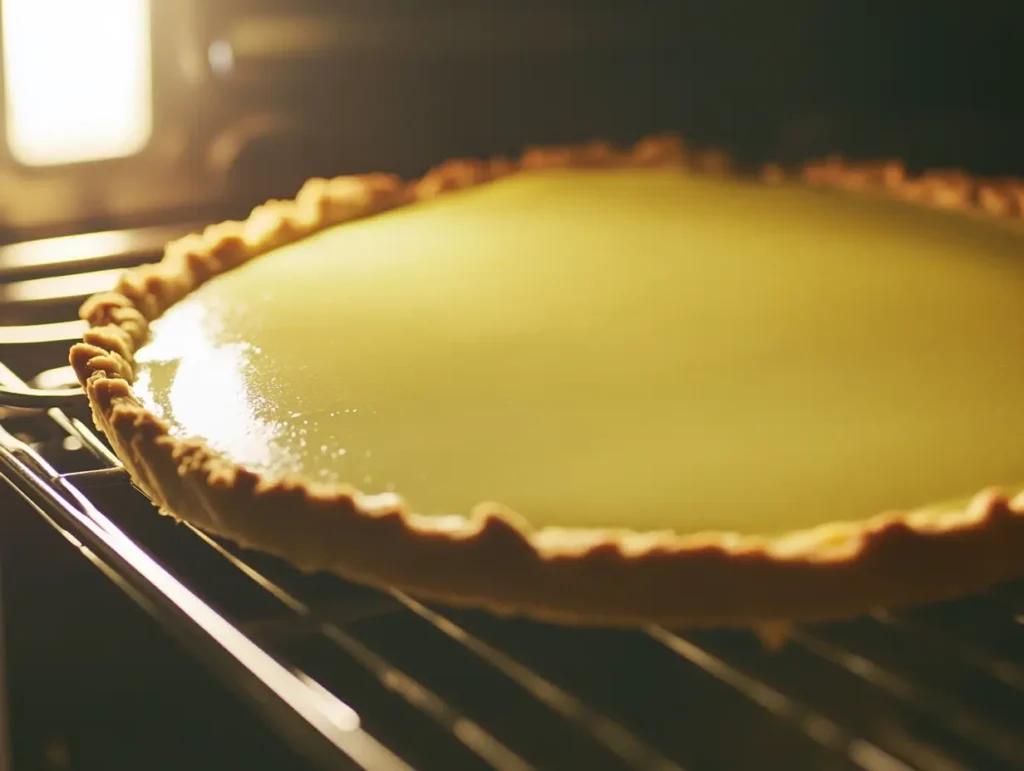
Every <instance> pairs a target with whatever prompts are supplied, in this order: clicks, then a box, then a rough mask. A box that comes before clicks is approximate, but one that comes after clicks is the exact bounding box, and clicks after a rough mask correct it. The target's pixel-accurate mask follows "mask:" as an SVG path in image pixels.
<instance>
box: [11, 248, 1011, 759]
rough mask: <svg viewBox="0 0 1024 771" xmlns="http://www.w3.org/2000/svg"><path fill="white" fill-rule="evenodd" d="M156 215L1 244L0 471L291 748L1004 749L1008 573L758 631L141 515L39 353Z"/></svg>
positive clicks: (113, 463) (565, 753) (744, 754)
mask: <svg viewBox="0 0 1024 771" xmlns="http://www.w3.org/2000/svg"><path fill="white" fill-rule="evenodd" d="M165 230H166V229H149V230H145V231H132V232H119V233H117V234H98V235H94V236H92V237H91V240H89V238H85V239H80V241H79V242H72V243H71V244H70V245H69V244H68V243H67V242H66V241H58V242H53V241H51V242H40V243H38V244H34V245H31V244H30V245H22V246H20V247H18V248H17V249H15V250H13V251H12V249H11V248H7V249H6V250H0V361H2V360H5V359H6V361H7V362H8V364H6V365H5V364H3V363H0V477H2V478H4V479H5V480H6V481H7V482H8V483H9V484H10V486H11V487H12V488H13V489H14V490H16V491H17V492H18V493H20V495H21V496H22V497H23V498H24V499H25V500H27V501H28V502H29V503H30V504H31V506H32V507H33V508H34V509H35V510H36V511H37V512H38V513H39V515H40V516H41V517H43V518H44V519H45V520H46V521H47V522H48V523H49V524H51V525H52V526H53V527H54V528H56V529H57V530H58V531H59V532H60V533H61V534H63V535H64V537H65V538H67V539H68V540H69V541H70V542H71V543H72V544H74V546H75V547H77V549H78V550H79V551H80V552H81V553H82V555H83V556H84V557H85V558H86V559H88V560H90V561H91V562H92V563H93V564H94V565H95V566H96V567H97V568H98V569H99V570H101V571H103V572H104V573H105V574H106V575H107V576H108V577H109V578H110V579H111V580H112V581H114V582H115V583H116V584H117V585H118V586H119V587H120V588H121V589H123V590H124V591H125V592H127V593H128V594H129V595H130V596H131V597H133V598H134V599H135V600H136V601H137V602H138V603H139V604H140V605H142V606H143V607H144V608H145V609H146V610H147V611H149V613H150V614H152V615H153V616H154V617H155V618H156V619H157V620H158V621H159V622H160V623H161V624H162V625H163V626H164V627H165V628H166V629H167V630H168V631H170V632H171V633H173V634H174V635H176V636H177V637H178V638H179V640H180V641H181V642H182V643H183V644H184V645H185V646H187V647H188V649H189V650H191V652H192V653H194V654H195V655H196V656H197V657H198V658H199V659H200V660H201V661H203V662H204V663H206V664H207V665H208V666H209V667H210V670H211V672H212V673H214V674H216V675H217V676H219V677H221V678H223V679H224V680H225V681H226V682H227V683H229V684H230V685H231V686H233V687H234V688H235V689H236V691H237V692H238V693H239V694H241V696H242V698H245V699H247V700H249V701H250V702H251V703H252V704H253V705H255V706H257V707H258V708H259V710H260V712H261V714H262V716H263V718H264V719H265V720H266V721H267V722H268V724H270V725H271V726H272V727H273V728H274V729H275V730H276V731H278V732H279V733H280V734H281V735H282V736H283V737H284V738H285V739H286V740H287V741H288V742H290V743H291V744H292V745H293V746H294V747H295V748H296V750H297V751H299V752H300V753H301V754H302V755H304V756H305V758H306V759H307V760H308V762H309V763H310V764H311V765H312V767H316V768H325V769H341V768H346V769H347V768H362V769H384V770H385V771H391V769H399V770H400V769H407V768H419V769H434V768H437V769H477V768H491V769H499V770H500V771H520V770H522V771H526V770H527V769H576V768H580V769H659V770H664V771H679V770H681V769H740V768H770V769H775V768H790V769H803V768H808V769H818V768H821V769H864V770H865V771H897V770H899V769H923V770H925V771H965V770H966V769H986V770H988V769H992V770H993V771H996V770H998V769H1020V768H1024V583H1016V584H1010V585H1006V586H1003V587H999V588H997V589H996V590H994V591H992V592H990V593H988V594H985V595H983V596H978V597H974V598H970V599H968V600H964V601H960V602H954V603H946V604H943V605H939V606H933V607H929V608H923V609H918V610H915V611H912V612H907V613H901V614H898V615H895V614H890V613H887V612H883V611H878V612H876V613H874V614H873V615H872V616H871V617H869V618H864V619H859V620H855V621H851V622H846V623H840V624H830V625H822V626H814V627H805V628H800V629H798V630H796V631H795V633H794V634H793V636H792V639H791V640H790V642H789V643H788V644H787V645H786V646H785V647H783V648H782V649H781V650H778V651H769V650H767V649H765V647H764V646H763V645H761V644H760V642H759V641H758V640H757V639H756V638H755V637H754V636H753V635H752V634H750V633H747V632H742V631H735V630H733V631H728V630H717V631H699V632H692V631H690V632H682V631H673V630H670V629H665V628H662V627H650V628H647V629H643V630H634V631H622V630H615V631H612V630H594V629H571V628H561V627H554V626H547V625H542V624H535V623H531V622H527V621H521V620H508V619H497V618H493V617H490V616H487V615H486V614H482V613H477V612H470V611H455V610H451V609H446V608H441V607H437V606H434V605H427V604H423V603H421V602H418V601H417V600H416V599H414V598H412V597H409V596H407V595H405V594H403V593H401V592H397V591H393V592H390V593H387V592H377V591H372V590H369V589H365V588H362V587H359V586H355V585H353V584H349V583H346V582H344V581H342V580H340V579H337V578H333V577H326V576H304V575H300V574H298V573H297V572H295V571H293V570H290V569H289V568H288V567H287V566H285V565H283V564H282V563H280V562H279V561H277V560H274V559H272V558H269V557H266V556H264V555H259V554H253V553H246V552H242V551H240V550H238V549H236V548H234V547H233V546H231V545H229V544H224V543H221V542H219V541H217V540H215V539H212V538H210V537H209V536H207V535H205V534H203V533H201V532H198V531H195V530H192V529H190V528H188V527H182V526H179V525H176V524H174V523H173V522H172V521H171V520H169V519H167V518H164V517H159V516H157V515H156V513H155V512H153V511H152V510H151V509H149V506H148V503H147V502H145V501H144V500H143V499H142V496H141V494H140V493H138V492H137V491H135V490H134V488H132V487H131V485H130V482H129V480H128V477H127V475H126V473H125V472H124V470H123V469H122V467H121V464H120V463H119V462H118V460H117V458H116V457H115V456H113V455H112V454H111V452H110V451H109V449H108V448H107V446H106V445H105V444H104V442H103V441H102V440H101V439H100V438H98V437H97V435H96V434H95V433H94V432H93V431H92V430H91V429H90V428H89V427H88V425H87V423H86V420H87V418H86V414H85V412H84V411H83V397H82V395H81V393H80V392H78V391H76V390H75V389H73V388H68V387H67V385H68V383H69V381H70V378H69V372H68V370H67V368H66V367H61V366H54V365H59V364H60V363H61V359H62V357H63V355H64V354H63V352H64V351H66V346H67V342H68V341H69V340H72V339H74V338H76V337H77V336H78V335H79V334H80V333H81V327H80V325H79V324H78V322H73V321H67V318H69V317H70V316H67V315H66V314H67V313H68V312H69V309H70V308H72V307H74V305H75V304H77V302H78V301H79V299H80V298H81V296H82V295H84V294H87V293H89V292H91V291H93V290H94V289H95V288H97V286H98V285H99V284H101V283H103V281H109V272H110V271H111V270H113V269H116V268H119V267H122V266H124V265H127V264H132V263H134V262H141V261H144V260H151V259H155V258H156V257H157V256H158V253H159V252H158V245H159V244H160V243H162V242H163V241H165V240H166V239H167V237H168V235H169V234H168V233H167V232H165ZM25 320H28V321H29V322H30V323H24V321H25ZM19 322H21V323H19ZM147 509H149V510H147ZM951 569H955V566H953V567H951Z"/></svg>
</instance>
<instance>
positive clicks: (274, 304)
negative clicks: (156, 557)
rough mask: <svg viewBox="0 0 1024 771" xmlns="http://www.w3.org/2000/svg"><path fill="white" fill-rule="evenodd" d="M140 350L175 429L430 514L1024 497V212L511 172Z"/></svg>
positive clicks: (251, 274) (733, 522)
mask: <svg viewBox="0 0 1024 771" xmlns="http://www.w3.org/2000/svg"><path fill="white" fill-rule="evenodd" d="M152 332H153V336H152V340H151V342H150V343H149V344H147V345H146V346H144V347H143V348H142V350H141V351H139V354H138V356H137V362H138V367H139V378H138V382H137V383H136V384H135V389H136V392H137V393H138V394H139V395H140V398H142V400H143V402H144V403H145V404H146V405H147V406H148V407H149V408H151V409H153V410H154V411H156V412H157V413H159V414H161V415H163V416H164V417H165V418H167V419H168V420H169V421H171V422H172V424H173V425H174V427H175V430H176V431H178V432H179V433H181V434H183V435H190V436H198V437H201V438H203V439H205V440H206V441H207V442H208V443H209V444H210V445H211V446H212V447H214V448H215V449H217V450H219V451H220V452H222V453H224V454H225V455H227V456H228V457H230V458H232V459H234V460H235V461H237V462H239V463H241V464H243V465H245V466H247V467H250V468H252V469H255V470H258V471H261V472H264V473H266V474H269V475H272V476H273V475H280V474H286V473H293V472H296V473H300V474H302V475H304V476H306V477H308V478H311V479H316V480H320V481H335V482H345V483H350V484H352V485H354V486H355V487H357V488H358V489H360V490H361V491H363V492H365V493H384V492H397V493H398V494H400V495H401V496H402V497H403V498H404V499H405V500H406V501H407V502H408V504H409V506H410V507H411V508H412V509H414V510H415V511H417V512H418V513H421V514H427V515H442V514H466V513H468V512H469V511H470V510H471V509H472V508H473V507H474V506H475V505H476V504H479V503H481V502H489V501H496V502H500V503H502V504H504V505H505V506H507V507H509V508H512V509H514V510H516V511H518V512H520V513H522V514H523V515H524V516H526V517H527V518H528V519H529V520H530V521H531V522H532V523H533V525H534V526H536V527H544V526H568V527H628V528H631V529H635V530H655V529H672V530H675V531H677V532H680V533H687V532H693V531H698V530H727V531H740V532H746V533H762V534H771V533H779V532H784V531H786V530H789V529H793V528H802V527H807V526H813V525H816V524H821V523H823V522H827V521H832V520H837V519H838V520H858V519H864V518H866V517H869V516H872V515H874V514H878V513H881V512H883V511H887V510H892V509H896V508H913V507H918V506H922V505H925V504H928V503H929V502H932V501H937V500H946V499H951V498H959V497H964V496H969V495H972V494H973V493H975V492H977V491H978V490H980V489H982V488H984V487H986V486H990V485H999V484H1002V485H1013V484H1015V483H1017V485H1018V488H1017V489H1019V482H1020V480H1022V479H1024V409H1022V384H1024V355H1022V352H1024V223H1021V222H1016V221H1013V222H1011V221H1009V220H1005V221H1004V220H997V219H993V218H989V217H985V216H982V215H971V214H964V213H956V212H943V211H936V210H930V209H925V208H923V207H918V206H914V205H910V204H902V203H899V202H895V201H890V200H885V199H881V198H876V197H873V196H869V195H851V194H844V193H841V192H836V191H823V190H815V189H810V188H805V187H801V186H792V187H768V186H762V185H759V184H757V183H752V182H740V181H729V180H715V179H707V178H694V177H688V176H685V175H682V174H679V173H677V172H672V171H624V170H614V171H609V170H606V171H593V170H592V171H583V170H581V171H563V172H544V173H530V174H521V175H518V176H514V177H511V178H507V179H504V180H501V181H499V182H495V183H492V184H489V185H486V186H483V187H480V188H476V189H472V190H468V191H464V192H460V193H454V194H450V195H447V196H444V197H441V198H439V199H437V200H435V201H432V202H429V203H423V204H417V205H414V206H408V207H405V208H403V209H400V210H397V211H394V212H390V213H386V214H382V215H378V216H376V217H372V218H369V219H366V220H363V221H359V222H355V223H350V224H346V225H342V226H338V227H335V228H333V229H330V230H327V231H324V232H322V233H320V234H318V235H315V236H313V237H310V238H308V239H306V240H304V241H301V242H299V243H297V244H294V245H290V246H287V247H283V248H280V249H278V250H276V251H275V252H272V253H270V254H268V255H265V256H263V257H260V258H258V259H256V260H254V261H252V262H250V263H248V264H246V265H244V266H242V267H241V268H238V269H236V270H233V271H230V272H229V273H226V274H224V275H221V276H219V277H217V278H215V279H213V280H212V281H210V282H209V283H207V284H206V285H204V286H203V287H201V288H200V289H198V290H197V291H196V292H194V293H193V294H191V295H190V296H189V297H188V298H186V299H185V300H183V301H182V302H180V303H179V304H177V305H176V306H174V307H172V308H171V309H170V310H169V311H168V312H167V313H166V314H165V315H164V316H163V317H162V318H161V319H159V320H157V321H156V322H155V323H154V324H153V326H152Z"/></svg>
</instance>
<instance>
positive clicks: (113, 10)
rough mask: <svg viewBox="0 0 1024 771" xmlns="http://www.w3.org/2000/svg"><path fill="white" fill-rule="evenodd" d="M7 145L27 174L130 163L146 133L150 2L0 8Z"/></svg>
mask: <svg viewBox="0 0 1024 771" xmlns="http://www.w3.org/2000/svg"><path fill="white" fill-rule="evenodd" d="M0 20H2V23H3V38H2V51H3V78H4V94H5V99H4V115H5V125H6V130H7V144H8V147H9V148H10V152H11V155H12V156H13V157H14V158H15V160H17V161H19V162H20V163H22V164H24V165H26V166H54V165H58V164H65V163H78V162H81V161H97V160H104V159H108V158H121V157H125V156H128V155H134V154H135V153H137V152H139V151H140V150H142V149H143V147H145V145H146V143H147V142H148V141H149V137H150V134H151V133H152V128H153V104H152V102H153V98H152V72H151V53H150V19H149V0H0Z"/></svg>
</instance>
